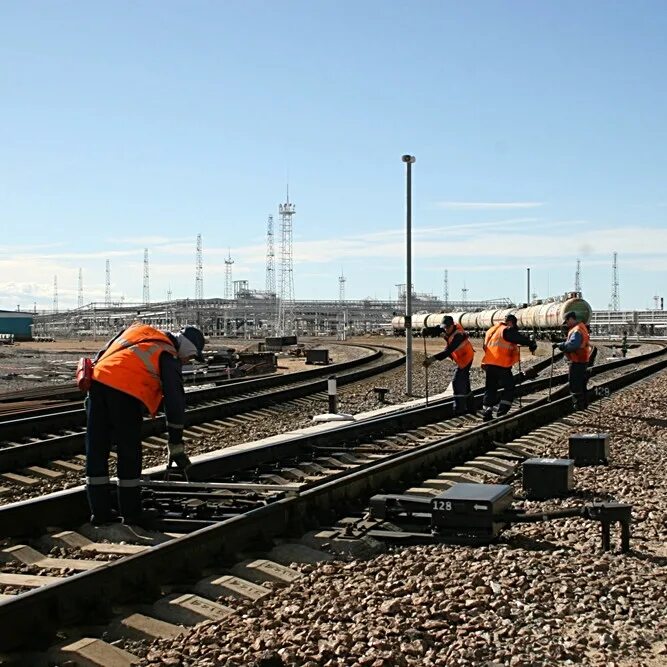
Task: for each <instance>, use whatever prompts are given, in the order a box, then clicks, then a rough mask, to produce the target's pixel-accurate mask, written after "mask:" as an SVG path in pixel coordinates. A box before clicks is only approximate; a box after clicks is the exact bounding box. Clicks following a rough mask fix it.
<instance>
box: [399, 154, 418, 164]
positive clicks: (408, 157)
mask: <svg viewBox="0 0 667 667" xmlns="http://www.w3.org/2000/svg"><path fill="white" fill-rule="evenodd" d="M401 160H403V162H407V163H408V164H414V162H415V160H416V158H415V156H414V155H403V156H402V157H401Z"/></svg>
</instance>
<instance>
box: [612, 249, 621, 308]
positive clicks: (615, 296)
mask: <svg viewBox="0 0 667 667" xmlns="http://www.w3.org/2000/svg"><path fill="white" fill-rule="evenodd" d="M620 307H621V297H620V295H619V291H618V253H616V252H615V253H614V261H613V264H612V268H611V310H618V309H619V308H620Z"/></svg>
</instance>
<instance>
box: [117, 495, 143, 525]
mask: <svg viewBox="0 0 667 667" xmlns="http://www.w3.org/2000/svg"><path fill="white" fill-rule="evenodd" d="M118 509H119V511H120V514H121V515H122V517H123V523H131V522H132V520H134V519H138V518H139V517H140V516H141V487H140V486H119V487H118Z"/></svg>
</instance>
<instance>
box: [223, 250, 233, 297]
mask: <svg viewBox="0 0 667 667" xmlns="http://www.w3.org/2000/svg"><path fill="white" fill-rule="evenodd" d="M233 263H234V260H233V259H232V251H231V249H229V248H228V249H227V259H226V260H225V299H231V298H233V297H234V292H233V282H232V264H233Z"/></svg>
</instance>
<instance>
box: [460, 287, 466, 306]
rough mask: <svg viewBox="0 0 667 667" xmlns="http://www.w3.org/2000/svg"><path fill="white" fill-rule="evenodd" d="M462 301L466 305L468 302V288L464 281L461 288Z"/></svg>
mask: <svg viewBox="0 0 667 667" xmlns="http://www.w3.org/2000/svg"><path fill="white" fill-rule="evenodd" d="M461 303H462V304H463V305H464V306H465V304H466V303H468V288H467V287H466V284H465V282H464V283H463V287H462V288H461Z"/></svg>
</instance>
